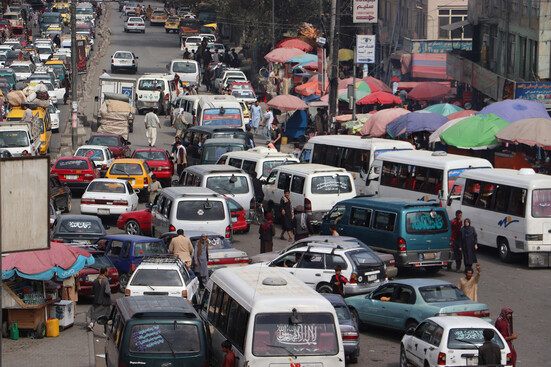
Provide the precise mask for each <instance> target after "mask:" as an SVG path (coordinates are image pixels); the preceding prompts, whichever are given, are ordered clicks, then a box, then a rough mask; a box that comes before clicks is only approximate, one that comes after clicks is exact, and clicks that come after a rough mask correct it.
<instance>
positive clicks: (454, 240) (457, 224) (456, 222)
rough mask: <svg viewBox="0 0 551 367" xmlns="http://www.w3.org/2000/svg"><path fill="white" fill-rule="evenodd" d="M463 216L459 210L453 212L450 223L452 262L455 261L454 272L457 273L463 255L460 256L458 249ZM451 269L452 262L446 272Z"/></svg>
mask: <svg viewBox="0 0 551 367" xmlns="http://www.w3.org/2000/svg"><path fill="white" fill-rule="evenodd" d="M462 216H463V212H462V211H461V210H458V211H456V212H455V218H454V219H452V221H451V229H452V236H451V239H450V242H451V243H450V245H451V246H452V249H453V252H452V256H453V260H455V271H457V272H458V271H459V270H460V269H461V259H462V257H463V255H462V254H461V251H460V250H459V248H460V247H461V227H463V221H462V220H461V217H462ZM451 269H452V262H451V261H450V262H449V265H448V270H451Z"/></svg>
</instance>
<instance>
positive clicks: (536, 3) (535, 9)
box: [531, 0, 540, 17]
mask: <svg viewBox="0 0 551 367" xmlns="http://www.w3.org/2000/svg"><path fill="white" fill-rule="evenodd" d="M539 14H540V0H532V14H531V15H532V17H538V16H539Z"/></svg>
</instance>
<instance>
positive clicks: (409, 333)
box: [406, 327, 415, 335]
mask: <svg viewBox="0 0 551 367" xmlns="http://www.w3.org/2000/svg"><path fill="white" fill-rule="evenodd" d="M414 332H415V328H412V327H410V328H409V329H407V330H406V335H413V333H414Z"/></svg>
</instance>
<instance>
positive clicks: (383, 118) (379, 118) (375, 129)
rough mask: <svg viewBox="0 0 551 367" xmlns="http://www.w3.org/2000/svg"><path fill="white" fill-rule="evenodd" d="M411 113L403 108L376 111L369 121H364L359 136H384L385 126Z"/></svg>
mask: <svg viewBox="0 0 551 367" xmlns="http://www.w3.org/2000/svg"><path fill="white" fill-rule="evenodd" d="M407 113H411V112H409V111H408V110H406V109H405V108H387V109H385V110H380V111H377V112H376V113H374V114H373V116H371V118H370V119H369V120H367V121H366V123H365V124H364V126H363V127H362V129H361V130H360V134H362V135H369V136H373V137H376V138H377V137H380V136H383V135H385V134H386V125H388V124H389V123H390V122H391V121H392V120H394V119H396V118H397V117H400V116H402V115H405V114H407Z"/></svg>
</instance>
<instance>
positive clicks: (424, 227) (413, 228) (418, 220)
mask: <svg viewBox="0 0 551 367" xmlns="http://www.w3.org/2000/svg"><path fill="white" fill-rule="evenodd" d="M406 231H407V233H410V234H431V233H444V232H447V231H448V218H447V215H446V212H445V211H444V210H423V211H416V212H409V213H407V214H406Z"/></svg>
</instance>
